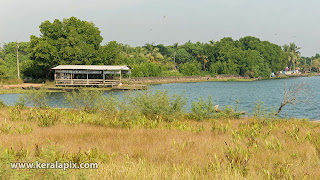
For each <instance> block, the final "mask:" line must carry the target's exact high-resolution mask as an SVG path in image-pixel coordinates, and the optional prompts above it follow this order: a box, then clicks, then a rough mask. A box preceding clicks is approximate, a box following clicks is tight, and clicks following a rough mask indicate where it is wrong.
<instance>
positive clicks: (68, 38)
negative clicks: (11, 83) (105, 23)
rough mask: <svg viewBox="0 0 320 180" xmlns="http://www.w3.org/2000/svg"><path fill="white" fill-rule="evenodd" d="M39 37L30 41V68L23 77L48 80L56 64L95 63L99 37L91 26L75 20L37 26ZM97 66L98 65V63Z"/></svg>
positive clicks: (96, 29)
mask: <svg viewBox="0 0 320 180" xmlns="http://www.w3.org/2000/svg"><path fill="white" fill-rule="evenodd" d="M39 27H40V32H41V35H40V37H36V36H34V35H32V36H31V37H30V58H31V59H32V60H33V67H32V68H31V69H30V68H29V69H27V70H26V71H27V72H26V73H27V74H28V75H29V76H31V77H33V78H47V79H48V78H50V77H51V73H50V69H51V68H52V67H54V66H56V65H59V64H93V63H99V59H100V56H99V49H100V43H101V42H102V39H103V38H102V37H101V35H100V30H99V29H98V28H97V27H96V26H95V25H94V24H93V23H92V22H87V21H81V20H80V19H77V18H76V17H71V18H69V19H63V21H60V20H58V19H56V20H54V21H53V22H52V23H51V22H49V21H45V22H43V23H41V25H40V26H39ZM100 63H101V62H100Z"/></svg>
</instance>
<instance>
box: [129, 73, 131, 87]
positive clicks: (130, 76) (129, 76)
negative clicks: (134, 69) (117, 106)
mask: <svg viewBox="0 0 320 180" xmlns="http://www.w3.org/2000/svg"><path fill="white" fill-rule="evenodd" d="M130 81H131V69H130V70H129V84H130Z"/></svg>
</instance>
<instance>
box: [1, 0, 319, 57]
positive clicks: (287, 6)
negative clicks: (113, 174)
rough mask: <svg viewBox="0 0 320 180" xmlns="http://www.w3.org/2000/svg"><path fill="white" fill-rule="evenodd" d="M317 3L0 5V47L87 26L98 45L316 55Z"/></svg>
mask: <svg viewBox="0 0 320 180" xmlns="http://www.w3.org/2000/svg"><path fill="white" fill-rule="evenodd" d="M319 7H320V1H319V0H306V1H302V0H90V1H89V0H77V1H75V0H74V1H73V0H50V1H48V0H0V43H1V45H3V44H4V43H8V42H11V41H29V40H30V35H36V36H40V31H39V26H40V24H41V23H42V22H44V21H46V20H49V21H50V22H53V20H54V19H60V20H63V18H70V17H71V16H75V17H77V18H79V19H81V20H85V21H90V22H93V23H94V24H95V25H96V26H97V27H98V28H99V29H100V31H101V36H102V37H103V42H102V44H105V43H108V42H110V41H117V42H120V43H123V44H129V45H131V46H142V45H144V44H145V43H152V42H154V43H155V44H164V45H172V44H173V43H176V42H178V43H179V44H184V43H185V42H187V41H189V40H190V41H192V42H197V41H200V42H208V41H210V40H213V41H219V40H220V39H221V38H223V37H232V38H233V39H235V40H236V39H239V38H241V37H244V36H255V37H258V38H260V39H261V40H266V41H270V42H272V43H275V44H278V45H281V46H282V45H283V44H289V43H290V42H294V43H295V44H296V45H297V46H299V47H301V49H300V52H301V54H302V55H303V56H314V55H315V54H316V53H320V44H319V42H320V23H319V20H320V11H319Z"/></svg>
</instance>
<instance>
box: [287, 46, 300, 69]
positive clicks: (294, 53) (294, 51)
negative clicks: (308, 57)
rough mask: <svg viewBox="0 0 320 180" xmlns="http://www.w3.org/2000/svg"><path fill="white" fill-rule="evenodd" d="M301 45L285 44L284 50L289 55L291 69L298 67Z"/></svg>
mask: <svg viewBox="0 0 320 180" xmlns="http://www.w3.org/2000/svg"><path fill="white" fill-rule="evenodd" d="M299 49H300V47H298V46H297V45H296V44H295V43H290V44H289V45H287V44H285V45H283V51H284V52H285V53H286V54H287V55H288V66H289V68H290V70H291V69H292V66H293V69H294V70H295V69H296V63H297V62H298V60H299V59H300V52H299Z"/></svg>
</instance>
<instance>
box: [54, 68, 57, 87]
mask: <svg viewBox="0 0 320 180" xmlns="http://www.w3.org/2000/svg"><path fill="white" fill-rule="evenodd" d="M56 79H57V74H56V70H54V82H55V83H56V84H57V81H56Z"/></svg>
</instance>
